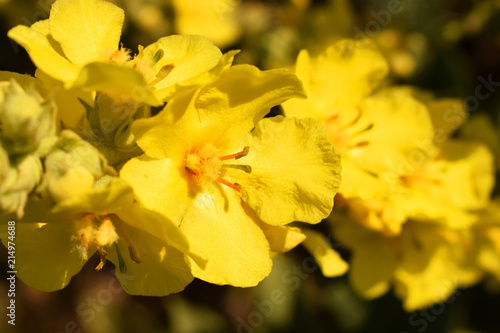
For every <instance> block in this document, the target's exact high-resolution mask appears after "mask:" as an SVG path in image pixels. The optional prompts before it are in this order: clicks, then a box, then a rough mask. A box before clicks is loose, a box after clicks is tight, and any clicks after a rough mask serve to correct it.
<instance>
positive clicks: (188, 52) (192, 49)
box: [8, 0, 222, 105]
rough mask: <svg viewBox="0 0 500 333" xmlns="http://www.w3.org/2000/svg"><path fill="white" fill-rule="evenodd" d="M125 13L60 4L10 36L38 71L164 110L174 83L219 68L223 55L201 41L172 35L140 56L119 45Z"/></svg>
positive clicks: (101, 5) (88, 3)
mask: <svg viewBox="0 0 500 333" xmlns="http://www.w3.org/2000/svg"><path fill="white" fill-rule="evenodd" d="M123 21H124V13H123V10H122V9H120V8H119V7H116V6H115V5H114V4H112V3H110V2H107V1H104V0H57V1H56V2H55V3H54V4H53V5H52V9H51V12H50V17H49V19H47V20H43V21H39V22H36V23H34V24H33V25H32V26H31V27H26V26H22V25H19V26H16V27H14V28H13V29H11V30H10V31H9V33H8V35H9V37H10V38H12V39H14V40H15V41H16V42H18V43H19V44H21V45H22V46H23V47H24V48H25V49H26V50H27V51H28V53H29V55H30V57H31V59H32V60H33V62H34V63H35V65H36V66H37V67H38V70H40V71H42V72H44V73H45V74H47V75H48V76H50V77H52V78H54V79H56V80H58V81H60V82H63V83H64V84H65V87H66V88H67V89H70V88H84V89H87V90H97V91H105V92H106V93H109V94H114V95H117V96H121V95H123V94H126V95H127V96H129V97H128V98H131V99H134V100H136V101H140V102H145V103H148V104H151V105H160V104H161V100H162V99H164V98H165V97H166V96H168V95H169V94H170V93H171V90H170V89H166V88H171V89H174V84H175V83H178V82H182V81H185V80H187V79H189V78H192V77H195V76H197V75H199V74H201V73H204V72H206V71H207V70H209V69H211V68H213V67H214V66H215V65H217V64H218V63H219V60H220V59H221V56H222V54H221V52H220V50H219V49H218V48H217V47H216V46H215V45H213V44H212V43H211V42H210V41H209V40H208V39H206V38H205V37H201V36H168V37H163V38H160V39H159V40H158V41H157V42H155V43H153V44H151V45H149V46H148V47H146V48H144V47H142V46H139V50H138V54H137V56H135V57H132V56H131V55H130V51H129V50H127V49H125V48H123V47H121V48H119V41H120V35H121V29H122V25H123Z"/></svg>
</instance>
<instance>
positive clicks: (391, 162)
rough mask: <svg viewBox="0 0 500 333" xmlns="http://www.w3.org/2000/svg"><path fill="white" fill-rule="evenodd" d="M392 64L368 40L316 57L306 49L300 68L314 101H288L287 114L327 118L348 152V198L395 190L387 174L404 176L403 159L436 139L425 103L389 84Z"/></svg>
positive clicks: (345, 171)
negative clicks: (383, 87)
mask: <svg viewBox="0 0 500 333" xmlns="http://www.w3.org/2000/svg"><path fill="white" fill-rule="evenodd" d="M387 71H388V66H387V62H386V60H385V59H384V58H383V56H382V54H381V53H380V52H379V51H378V50H377V49H376V48H375V46H374V45H373V44H372V43H371V42H370V41H368V40H362V41H358V42H354V41H352V40H342V41H339V42H337V43H335V44H333V45H332V46H330V47H329V48H327V49H326V50H325V51H324V52H323V53H321V54H320V55H319V56H318V57H316V58H311V57H310V56H309V54H308V52H307V51H306V50H303V51H301V53H300V54H299V56H298V58H297V63H296V68H295V72H296V74H297V76H298V77H299V78H300V79H301V80H302V81H303V82H304V86H305V89H306V91H307V94H308V96H309V99H308V100H304V101H302V100H291V101H287V102H286V103H284V105H283V108H284V112H285V114H286V115H292V116H298V117H313V118H315V119H318V120H320V121H321V122H323V123H324V124H325V126H326V128H327V130H328V133H329V137H330V140H331V141H332V143H333V144H334V145H335V146H336V147H337V148H338V149H339V151H340V153H341V156H342V185H341V188H340V190H339V192H340V193H341V194H342V195H343V196H344V197H345V198H361V199H373V198H378V197H380V196H384V195H387V194H388V193H390V192H391V191H392V189H391V187H390V183H388V182H387V181H386V178H387V177H388V176H391V175H400V174H402V170H401V168H400V166H401V161H404V160H407V159H408V157H409V156H410V155H411V154H412V153H413V152H414V151H417V150H419V149H421V147H420V146H421V145H422V144H425V143H426V142H428V141H430V140H432V136H433V131H432V130H433V129H432V122H431V119H430V117H429V114H428V110H427V108H426V107H425V105H424V104H423V103H421V102H420V101H419V100H417V99H416V98H414V97H412V96H410V95H409V94H407V93H403V92H401V91H400V90H398V89H394V88H385V89H381V90H379V91H376V89H378V88H380V87H381V86H382V85H383V80H384V78H385V76H386V75H387Z"/></svg>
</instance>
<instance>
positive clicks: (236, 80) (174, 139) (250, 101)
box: [120, 65, 340, 287]
mask: <svg viewBox="0 0 500 333" xmlns="http://www.w3.org/2000/svg"><path fill="white" fill-rule="evenodd" d="M291 97H304V92H303V90H302V86H301V84H300V82H299V81H298V79H297V78H296V77H295V76H294V75H293V74H291V73H288V72H287V71H283V70H274V71H265V72H261V71H259V70H258V69H256V68H255V67H252V66H248V65H239V66H234V67H232V68H230V69H227V70H225V71H223V72H222V73H221V75H220V76H219V77H218V78H217V79H216V80H215V81H214V82H212V83H210V84H208V85H205V86H202V87H201V88H200V89H198V90H197V91H195V92H186V93H185V94H183V95H178V96H177V97H175V98H173V99H172V100H171V101H170V102H169V103H168V104H167V106H166V107H165V109H164V110H163V111H161V112H160V113H159V114H158V115H157V116H155V117H152V118H149V119H139V120H137V121H136V122H135V123H134V124H133V125H132V132H133V134H134V135H135V137H136V140H137V144H138V145H139V146H140V147H141V148H142V150H143V151H144V152H145V154H144V155H143V156H140V157H138V158H134V159H132V160H130V161H129V162H127V163H126V164H125V165H124V166H123V168H122V170H121V171H120V177H122V178H124V179H125V180H127V181H128V182H129V183H130V184H131V185H132V187H133V188H134V191H135V193H136V194H137V197H138V199H139V200H140V202H141V203H142V204H144V205H145V206H146V207H148V208H150V209H153V210H156V211H158V212H161V213H162V214H164V215H165V216H167V217H168V218H170V219H171V220H173V221H174V222H176V223H178V225H179V227H180V229H181V230H182V231H183V232H185V233H186V235H187V237H188V239H189V242H190V244H191V246H192V247H193V249H195V250H196V251H197V252H199V253H201V254H203V255H204V256H205V257H206V258H207V259H208V263H207V266H206V268H200V267H198V266H196V265H193V275H194V276H195V277H197V278H200V279H203V280H205V281H208V282H211V283H216V284H231V285H234V286H245V287H248V286H254V285H256V284H257V283H258V282H259V281H261V280H262V279H263V278H264V277H265V276H267V275H268V274H269V272H270V269H271V258H270V246H269V242H268V241H267V239H266V236H265V234H264V232H263V229H262V228H260V227H259V225H258V223H259V222H258V221H257V222H256V221H255V220H254V219H252V216H251V215H252V214H248V213H246V211H245V210H250V211H253V212H254V213H255V215H256V216H258V217H259V219H261V220H262V221H263V222H264V223H265V224H269V225H271V226H283V225H286V224H288V223H290V222H292V221H295V220H297V221H303V222H308V223H318V222H320V221H321V220H322V219H323V218H325V217H326V216H328V214H329V213H330V211H331V209H332V207H333V196H334V195H335V193H336V191H337V189H338V186H339V184H340V175H339V173H340V161H339V156H338V154H337V153H336V150H335V149H334V147H333V146H332V145H331V143H330V142H329V140H328V138H327V136H326V132H325V130H324V128H323V127H322V125H321V124H320V123H318V122H316V121H314V120H312V119H303V120H300V119H295V118H283V117H281V116H279V117H275V118H265V119H263V117H264V116H265V115H266V114H267V113H268V111H269V109H270V108H271V107H272V106H274V105H277V104H280V103H281V102H283V101H285V100H286V99H288V98H291ZM268 237H269V233H268Z"/></svg>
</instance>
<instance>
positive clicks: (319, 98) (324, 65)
mask: <svg viewBox="0 0 500 333" xmlns="http://www.w3.org/2000/svg"><path fill="white" fill-rule="evenodd" d="M387 72H388V64H387V61H386V60H385V58H384V57H383V56H382V54H381V53H380V52H379V51H378V50H377V48H376V47H375V45H374V44H373V43H372V42H370V41H369V40H362V41H357V42H354V41H352V40H342V41H339V42H337V43H335V44H333V45H332V46H330V47H329V48H328V49H326V50H325V52H323V53H322V54H320V55H319V56H318V57H317V58H315V59H311V58H310V57H309V56H308V54H307V53H306V52H301V53H300V54H299V58H298V59H297V68H296V73H297V75H298V76H299V78H300V79H301V80H302V81H303V82H304V86H305V87H306V92H307V95H308V96H309V99H308V100H306V101H297V100H292V101H288V102H286V103H285V104H284V105H283V108H284V110H285V114H286V115H292V116H298V117H315V118H316V119H319V120H324V119H325V118H326V117H328V116H329V115H330V114H332V113H334V114H337V115H342V118H345V121H346V122H349V119H351V118H352V116H350V115H349V114H351V113H352V111H353V108H354V107H355V106H356V105H357V104H358V103H359V102H360V101H361V99H362V98H364V97H366V96H368V95H369V94H370V93H371V92H372V91H373V90H374V89H375V88H376V87H377V86H379V85H380V84H381V81H382V79H383V78H384V77H385V76H386V75H387ZM318 115H320V117H321V118H317V117H318Z"/></svg>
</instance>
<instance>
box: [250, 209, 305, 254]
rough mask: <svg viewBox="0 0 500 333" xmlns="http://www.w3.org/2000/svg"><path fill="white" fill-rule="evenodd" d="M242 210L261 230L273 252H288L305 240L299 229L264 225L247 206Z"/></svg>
mask: <svg viewBox="0 0 500 333" xmlns="http://www.w3.org/2000/svg"><path fill="white" fill-rule="evenodd" d="M244 209H245V212H246V213H247V214H248V215H249V216H251V217H252V218H253V219H254V221H255V222H256V223H257V225H258V226H259V227H260V228H261V229H262V231H263V232H264V235H266V238H267V241H268V242H269V245H270V246H271V251H273V252H288V251H290V250H291V249H293V248H294V247H296V246H297V245H299V244H300V243H302V241H303V240H304V239H306V235H304V233H302V230H301V229H300V228H296V227H286V226H281V225H279V226H273V225H269V224H266V223H264V222H262V220H260V219H259V218H258V217H257V215H256V214H255V212H254V211H253V210H252V209H250V208H249V207H248V206H246V205H244Z"/></svg>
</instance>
